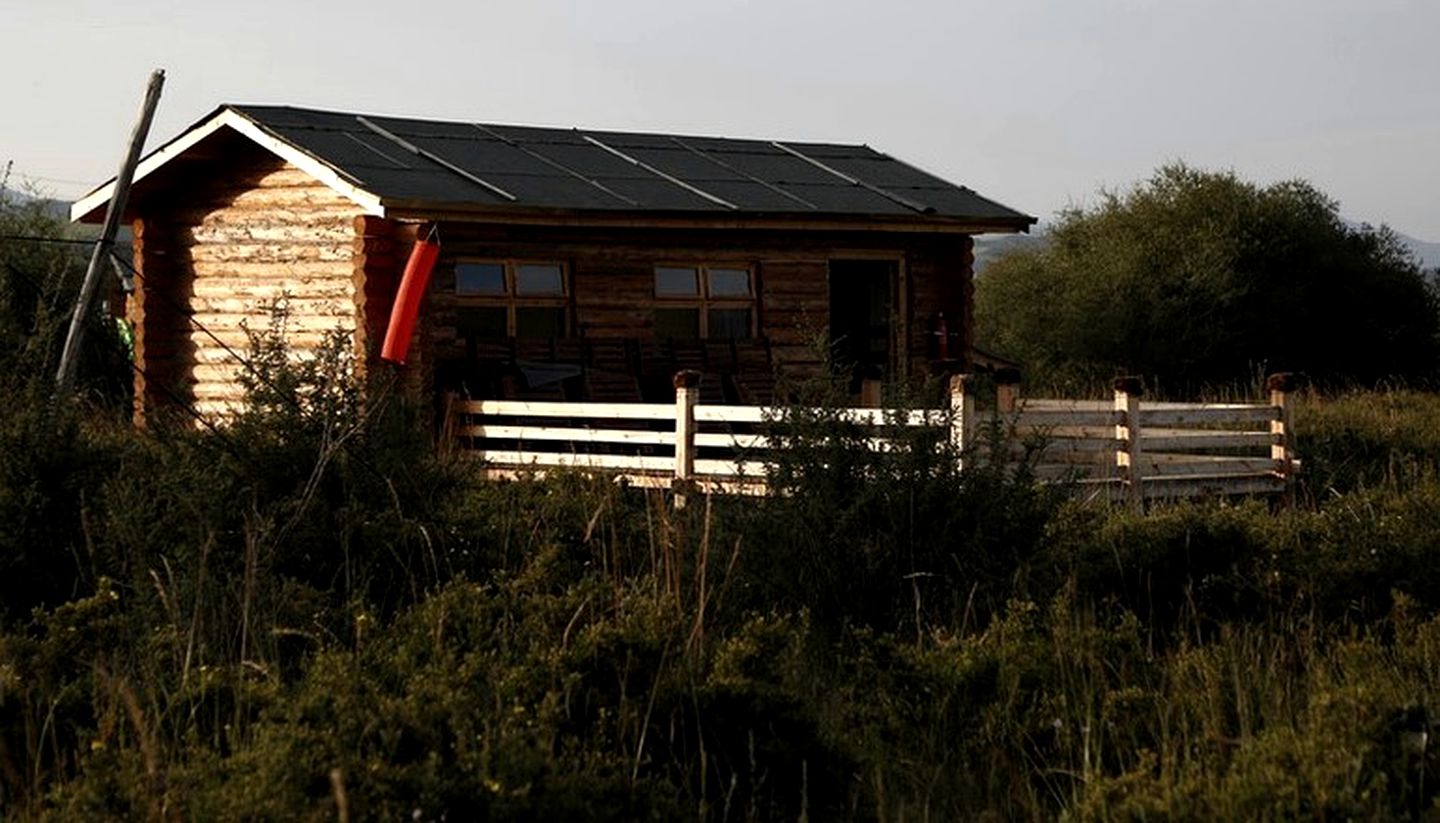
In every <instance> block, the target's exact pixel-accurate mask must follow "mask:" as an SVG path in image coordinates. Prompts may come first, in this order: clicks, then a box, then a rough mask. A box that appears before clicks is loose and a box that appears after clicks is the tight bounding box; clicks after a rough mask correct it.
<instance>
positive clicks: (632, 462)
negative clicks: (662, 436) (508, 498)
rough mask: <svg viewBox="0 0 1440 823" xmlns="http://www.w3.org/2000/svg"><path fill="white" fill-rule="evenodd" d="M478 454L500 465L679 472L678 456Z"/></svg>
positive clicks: (502, 452)
mask: <svg viewBox="0 0 1440 823" xmlns="http://www.w3.org/2000/svg"><path fill="white" fill-rule="evenodd" d="M474 455H475V456H476V457H479V458H480V459H482V460H484V461H486V462H488V463H492V464H495V465H499V466H517V467H522V468H523V467H526V466H564V467H568V468H577V469H627V470H635V471H651V472H665V473H666V474H669V473H670V472H673V471H674V469H675V458H674V457H650V456H643V455H629V454H571V453H567V452H526V451H495V450H489V449H477V450H475V451H474Z"/></svg>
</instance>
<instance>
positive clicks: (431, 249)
mask: <svg viewBox="0 0 1440 823" xmlns="http://www.w3.org/2000/svg"><path fill="white" fill-rule="evenodd" d="M439 257H440V244H439V243H436V242H434V241H433V240H429V239H423V240H416V241H415V248H413V249H411V250H410V261H409V262H408V263H406V264H405V276H404V277H402V278H401V279H400V288H399V289H397V290H396V292H395V306H394V307H393V308H392V309H391V310H390V327H389V328H388V329H386V331H385V345H383V346H381V348H380V358H381V359H382V360H388V361H390V362H391V363H396V364H398V365H402V366H403V365H405V358H406V356H407V355H408V354H409V352H410V335H411V333H412V332H414V331H415V319H416V318H417V317H418V316H419V315H420V302H421V301H422V300H423V299H424V297H425V288H426V287H427V286H429V285H430V272H432V271H434V269H435V261H436V260H438V259H439Z"/></svg>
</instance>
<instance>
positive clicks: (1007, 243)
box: [975, 220, 1440, 274]
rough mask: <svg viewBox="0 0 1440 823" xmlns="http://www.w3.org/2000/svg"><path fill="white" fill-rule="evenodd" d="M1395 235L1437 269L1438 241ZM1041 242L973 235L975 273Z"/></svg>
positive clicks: (1036, 237) (1036, 233)
mask: <svg viewBox="0 0 1440 823" xmlns="http://www.w3.org/2000/svg"><path fill="white" fill-rule="evenodd" d="M1345 222H1346V223H1347V224H1349V225H1350V226H1352V227H1355V228H1359V227H1360V226H1361V225H1362V224H1361V223H1358V222H1356V221H1353V220H1347V221H1345ZM1395 237H1396V238H1398V239H1399V240H1400V242H1401V243H1403V244H1404V245H1405V247H1406V248H1408V249H1410V253H1411V254H1413V255H1415V259H1416V260H1418V261H1420V266H1421V268H1424V269H1427V270H1428V269H1440V243H1431V242H1428V241H1425V240H1417V239H1415V238H1414V237H1411V236H1410V235H1408V234H1402V233H1400V232H1398V231H1397V232H1395ZM1044 245H1045V227H1044V226H1043V225H1042V226H1036V227H1035V228H1034V229H1032V230H1031V232H1030V234H992V235H985V236H981V237H977V238H975V273H976V274H980V273H981V272H983V271H984V270H985V267H986V266H987V265H988V264H989V263H991V262H992V261H994V260H995V259H996V258H998V257H1000V256H1001V255H1002V254H1006V253H1008V252H1010V251H1013V250H1016V249H1032V248H1040V247H1042V246H1044Z"/></svg>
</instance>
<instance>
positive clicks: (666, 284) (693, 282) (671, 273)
mask: <svg viewBox="0 0 1440 823" xmlns="http://www.w3.org/2000/svg"><path fill="white" fill-rule="evenodd" d="M696 274H697V272H696V271H695V269H694V268H691V267H682V266H656V267H655V296H656V297H699V296H700V280H699V278H698V277H696Z"/></svg>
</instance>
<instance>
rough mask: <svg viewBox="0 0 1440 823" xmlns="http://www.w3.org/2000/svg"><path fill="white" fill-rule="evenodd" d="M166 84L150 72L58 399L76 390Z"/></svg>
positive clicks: (70, 339) (73, 323) (65, 357)
mask: <svg viewBox="0 0 1440 823" xmlns="http://www.w3.org/2000/svg"><path fill="white" fill-rule="evenodd" d="M164 85H165V71H164V70H163V69H156V70H155V71H153V72H151V73H150V84H149V85H148V86H147V87H146V88H145V102H144V103H142V104H141V105H140V119H139V120H138V121H136V123H135V129H134V130H133V131H132V132H131V133H130V143H129V144H128V145H127V146H126V147H125V157H124V158H123V159H122V160H121V161H120V173H119V174H117V175H116V176H115V190H114V192H113V193H112V194H111V195H110V205H109V207H108V208H107V209H106V211H105V225H104V227H103V228H102V229H101V230H100V239H99V240H97V241H95V250H94V252H92V253H91V255H90V267H89V268H87V269H86V270H85V282H84V283H83V284H82V285H81V286H80V297H79V298H78V299H77V300H76V301H75V314H74V315H73V316H72V317H71V318H70V332H69V333H68V334H66V335H65V349H64V351H63V352H62V353H61V355H60V368H59V370H58V371H57V372H56V373H55V395H56V397H62V398H63V397H68V396H69V395H70V392H71V391H72V390H73V389H74V388H75V370H76V368H77V367H78V366H79V362H80V344H81V343H83V342H84V340H85V320H86V318H88V317H89V316H90V307H91V306H93V305H94V304H95V293H96V292H97V291H99V290H100V278H101V276H102V272H104V270H105V262H106V260H107V259H109V257H110V253H111V249H113V248H114V246H115V232H116V231H118V230H119V229H120V220H121V218H122V217H123V216H124V214H125V201H126V200H128V199H129V197H130V183H131V181H132V180H134V178H135V166H136V165H137V164H138V163H139V162H140V151H141V149H143V148H144V147H145V136H146V135H147V134H149V133H150V121H151V120H152V119H154V117H155V107H156V106H157V105H158V104H159V103H160V89H161V87H162V86H164Z"/></svg>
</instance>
